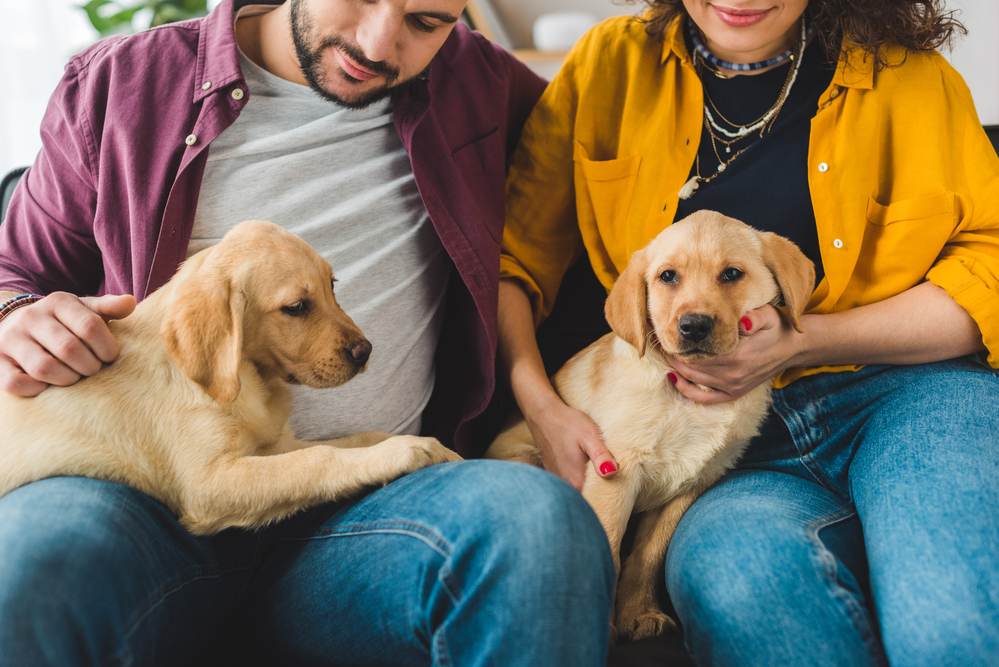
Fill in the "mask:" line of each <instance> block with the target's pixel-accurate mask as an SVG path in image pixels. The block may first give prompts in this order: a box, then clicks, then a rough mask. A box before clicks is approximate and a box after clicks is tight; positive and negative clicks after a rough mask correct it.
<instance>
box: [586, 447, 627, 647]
mask: <svg viewBox="0 0 999 667" xmlns="http://www.w3.org/2000/svg"><path fill="white" fill-rule="evenodd" d="M619 463H621V462H619ZM621 468H622V469H621V472H619V473H618V474H617V475H616V476H614V477H612V478H610V479H602V478H600V477H598V476H597V474H596V473H595V472H593V467H592V466H587V470H586V479H585V480H584V482H583V497H584V498H586V500H587V502H589V503H590V507H592V508H593V511H594V512H596V513H597V518H598V519H600V525H602V526H603V527H604V532H606V533H607V541H608V543H609V544H610V549H611V556H613V558H614V579H615V581H616V580H617V575H618V574H620V572H621V539H622V538H623V537H624V531H625V529H627V527H628V519H629V518H630V517H631V511H632V510H633V509H634V507H635V499H636V498H637V497H638V489H639V485H640V480H639V476H638V475H637V474H629V472H628V471H627V469H626V467H625V466H624V465H622V466H621ZM609 620H610V626H611V629H610V631H611V643H612V644H613V643H615V642H616V640H617V631H616V629H615V627H616V626H615V622H614V610H613V609H611V616H610V619H609Z"/></svg>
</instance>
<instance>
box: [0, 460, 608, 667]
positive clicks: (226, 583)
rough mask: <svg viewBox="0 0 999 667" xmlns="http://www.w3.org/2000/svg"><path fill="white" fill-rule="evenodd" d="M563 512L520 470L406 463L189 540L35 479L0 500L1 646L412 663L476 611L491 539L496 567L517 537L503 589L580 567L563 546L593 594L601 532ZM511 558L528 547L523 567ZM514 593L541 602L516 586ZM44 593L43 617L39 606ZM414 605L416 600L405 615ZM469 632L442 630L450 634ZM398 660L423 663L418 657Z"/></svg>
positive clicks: (141, 658)
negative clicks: (361, 483)
mask: <svg viewBox="0 0 999 667" xmlns="http://www.w3.org/2000/svg"><path fill="white" fill-rule="evenodd" d="M580 503H582V501H581V499H580V498H578V494H577V493H575V491H573V490H572V489H571V487H568V485H565V484H564V483H562V482H560V481H558V480H555V479H554V478H553V477H552V476H551V475H548V474H547V473H543V472H541V471H538V470H534V469H530V468H529V467H528V466H519V465H512V464H498V465H497V463H496V462H465V463H460V464H453V465H449V466H437V467H433V468H429V469H425V470H423V471H419V472H417V473H414V474H413V475H410V476H408V477H405V478H403V479H401V480H398V481H397V482H394V483H393V484H391V485H389V486H387V487H385V488H383V489H379V490H377V491H374V492H372V493H370V494H368V495H367V496H364V497H362V498H360V499H359V500H356V501H353V502H349V503H345V504H341V505H337V506H332V505H330V506H322V507H317V508H313V509H311V510H309V511H307V512H304V513H302V514H300V515H298V516H296V517H293V518H291V519H290V520H288V521H286V522H283V523H281V524H278V525H275V526H271V527H268V528H265V529H263V530H261V531H258V532H257V533H250V532H247V531H240V530H231V531H224V532H223V533H220V534H218V535H215V536H212V537H195V536H192V535H190V534H188V533H186V532H185V531H184V530H183V529H182V528H181V527H180V526H179V524H178V523H177V522H176V519H175V517H174V516H173V515H172V514H171V513H170V512H169V511H168V510H167V509H166V508H164V507H163V506H162V505H160V504H159V503H156V502H155V501H153V500H151V499H149V498H147V497H146V496H144V495H142V494H141V493H139V492H137V491H134V490H132V489H130V488H128V487H123V486H120V485H116V484H111V483H108V482H99V481H94V480H86V479H81V478H58V479H52V480H45V481H42V482H37V483H35V484H31V485H28V486H26V487H23V488H22V489H19V490H17V491H15V492H13V493H11V494H9V495H8V496H6V497H4V498H2V499H0V562H2V563H4V565H3V570H0V617H2V621H0V643H2V644H3V645H4V646H5V647H7V646H14V645H22V644H24V643H27V644H31V643H32V642H31V641H30V639H29V640H28V641H26V638H30V637H35V638H37V639H38V641H39V642H41V643H43V644H48V645H53V643H55V644H58V643H59V642H68V643H70V644H72V646H71V647H63V648H66V651H67V654H68V653H69V652H70V651H72V652H73V653H74V654H75V655H80V654H81V650H83V648H81V647H86V650H87V651H89V652H90V653H91V655H93V656H94V657H97V656H100V660H108V659H110V658H115V659H119V660H120V662H121V663H122V664H128V663H129V662H130V661H131V660H132V659H134V660H136V661H137V662H139V663H140V664H171V665H177V664H183V663H185V662H189V661H190V660H191V658H192V657H193V656H196V655H199V654H201V653H202V652H203V650H204V649H205V647H206V646H207V645H208V643H209V642H212V641H214V640H215V639H216V638H217V637H219V636H223V637H227V638H228V639H229V640H231V641H225V642H224V643H222V644H216V647H221V648H220V653H219V654H218V656H219V657H220V658H221V657H228V658H232V657H233V655H234V651H235V649H233V647H234V646H240V647H246V658H247V659H246V660H245V661H244V662H243V664H247V663H248V662H259V663H261V664H267V663H268V662H269V659H270V663H271V664H273V658H274V655H275V654H279V655H281V656H283V657H284V658H287V657H288V653H287V652H288V651H290V650H306V651H307V650H309V649H310V648H311V649H314V650H316V651H321V652H323V653H324V654H325V655H326V656H327V657H328V656H329V655H330V653H329V651H331V650H337V651H343V652H344V653H342V654H341V656H338V657H343V658H344V662H345V663H347V662H349V656H348V655H347V654H348V653H349V651H351V650H356V649H357V648H358V646H357V644H358V643H363V644H364V647H363V648H364V650H365V652H366V653H372V654H377V651H378V650H379V649H384V650H386V651H392V654H393V656H394V659H396V661H397V664H407V663H408V662H410V661H409V660H403V659H401V650H400V648H399V644H397V643H396V642H395V639H396V637H398V638H399V640H400V642H405V641H408V642H409V644H410V649H411V650H413V651H416V652H417V653H420V651H421V649H422V650H425V651H426V652H427V653H429V652H430V646H429V645H430V642H431V641H436V642H438V643H440V642H443V641H444V640H445V639H447V638H448V637H449V635H448V634H447V633H445V632H438V633H437V636H436V638H433V637H432V636H431V635H432V634H433V631H434V628H433V627H432V626H433V625H434V624H435V623H438V622H443V621H442V619H443V618H444V614H445V613H446V612H447V611H448V610H451V611H453V609H454V606H455V605H460V604H465V605H475V604H477V603H478V602H480V601H488V600H486V599H485V598H483V597H482V596H484V595H486V594H485V593H483V592H482V591H483V590H488V588H489V586H488V584H489V582H482V581H476V580H475V577H477V576H480V575H481V573H482V572H490V571H491V572H493V574H491V575H489V576H496V575H495V572H496V569H495V567H494V564H492V563H483V562H480V559H479V556H478V555H480V554H481V557H482V558H488V557H490V554H494V552H496V551H497V549H492V548H491V547H494V546H495V545H497V544H502V545H503V546H502V548H501V549H499V550H500V551H502V552H503V555H504V557H509V555H510V552H511V542H514V541H515V542H516V545H519V546H516V548H514V549H513V551H514V552H516V549H517V548H521V547H523V549H522V553H521V555H524V558H523V559H522V560H523V562H522V563H519V564H518V565H517V568H512V569H515V570H517V573H516V576H515V577H512V576H509V575H506V574H504V575H503V576H504V578H505V580H509V579H511V578H513V579H520V580H521V581H522V582H523V581H529V580H530V579H531V577H532V576H534V575H539V576H540V577H541V579H543V578H544V576H545V574H546V573H544V572H540V573H539V572H537V571H536V570H537V568H538V567H541V568H548V569H551V568H555V567H571V568H580V567H581V566H582V564H581V563H555V562H551V561H552V559H550V558H545V554H546V553H558V554H563V555H564V554H567V553H571V552H572V551H573V549H571V548H569V545H570V544H572V545H573V546H574V547H580V546H582V547H583V548H581V549H579V551H580V553H581V554H582V555H586V554H588V556H587V557H588V558H589V559H590V560H592V561H594V562H592V563H588V564H587V565H588V566H589V568H590V571H592V572H595V573H596V574H595V575H594V576H591V577H583V578H582V579H583V580H584V581H586V582H597V583H596V584H595V585H596V587H597V588H601V587H603V588H608V586H607V585H605V584H606V582H603V583H601V582H600V580H601V577H603V579H607V580H608V581H609V578H608V576H607V575H606V574H605V572H606V570H607V569H608V568H609V567H610V565H609V553H608V554H607V555H606V557H604V554H603V553H602V551H600V550H606V545H605V544H603V545H600V544H599V542H597V543H596V544H597V545H598V546H599V549H600V550H596V551H595V550H594V549H593V548H592V545H593V544H594V543H595V540H594V536H601V535H602V533H601V532H599V531H600V527H599V523H598V522H597V521H596V518H595V516H592V513H591V512H589V510H588V508H587V507H585V503H582V505H580ZM547 505H551V506H553V508H551V509H546V507H545V506H547ZM566 522H568V523H569V524H571V525H570V526H565V525H564V524H565V523H566ZM504 531H506V534H504ZM560 540H561V542H560ZM577 540H578V541H579V542H580V544H577V543H575V541H577ZM528 549H532V550H535V552H534V553H533V554H532V557H531V558H527V557H526V554H527V550H528ZM594 554H596V555H594ZM494 555H495V554H494ZM513 557H514V558H517V557H518V554H517V553H514V554H513ZM559 559H561V556H559ZM601 561H603V562H601ZM490 567H492V568H493V569H492V570H490ZM601 571H604V574H601ZM481 576H486V575H481ZM484 584H485V585H484ZM516 588H518V589H520V588H526V589H528V591H527V595H528V596H529V597H534V598H539V597H543V596H540V595H539V594H538V591H536V590H534V591H531V590H530V587H529V586H517V587H516ZM40 591H41V594H39V592H40ZM590 593H592V594H593V595H594V597H595V600H594V601H593V602H591V604H595V605H596V606H597V607H600V605H601V604H603V605H604V606H607V605H609V602H607V601H604V602H601V599H600V598H601V597H604V598H606V597H607V596H608V595H609V591H604V592H603V593H602V594H601V593H600V592H597V591H590ZM503 594H504V595H506V596H508V597H511V599H514V600H515V599H516V597H517V593H516V591H509V590H506V591H503ZM487 597H488V596H487ZM44 599H49V600H51V607H52V611H51V612H49V611H46V610H43V609H40V608H39V605H40V604H41V602H40V601H41V600H44ZM415 600H419V601H421V602H420V604H422V605H423V607H424V608H420V609H414V608H413V607H414V601H415ZM528 602H531V601H530V600H528ZM534 611H535V612H537V613H540V610H534ZM497 613H514V614H515V613H518V612H517V610H508V611H506V612H504V611H503V610H498V611H497ZM526 613H534V612H531V611H528V612H526ZM59 616H61V618H60V617H59ZM85 617H86V618H85ZM467 617H468V615H467V614H465V615H463V614H460V613H459V614H454V613H452V614H451V616H449V619H450V622H451V623H461V622H464V621H463V619H466V618H467ZM9 619H20V620H19V622H18V623H17V624H14V625H11V624H10V623H8V620H9ZM48 619H51V621H49V620H48ZM427 619H430V620H429V621H428V620H427ZM49 622H51V624H52V625H58V626H59V629H58V630H57V629H56V628H54V627H51V626H49V625H48V624H49ZM101 623H104V624H105V627H103V628H95V627H94V624H98V625H99V624H101ZM67 627H71V628H73V629H74V631H73V632H67V631H66V628H67ZM438 629H439V628H438ZM472 630H474V628H462V627H456V628H454V629H453V632H452V633H451V635H450V637H460V636H462V633H464V632H468V631H472ZM386 632H387V634H386ZM393 633H394V635H395V636H393ZM5 634H6V635H7V636H6V637H5V636H4V635H5ZM414 638H415V639H414ZM8 639H9V640H10V641H7V640H8ZM452 641H457V640H456V639H453V640H452ZM109 643H114V644H116V645H114V646H109V645H108V644H109ZM594 643H595V644H596V645H599V641H597V640H596V639H594ZM413 647H415V648H413ZM58 648H59V647H58V646H54V645H53V649H52V650H58ZM440 648H441V647H440V646H438V647H437V649H438V650H439V649H440ZM451 648H452V649H453V650H455V651H461V650H466V649H467V648H468V647H466V646H453V647H451ZM597 650H599V647H598V648H597ZM135 651H149V653H148V654H147V655H134V654H133V652H135ZM268 654H270V656H269V658H268ZM153 655H155V658H156V659H155V662H154V660H153V658H152V656H153ZM414 655H415V654H414ZM301 657H302V658H303V659H304V658H307V656H306V655H302V656H301ZM371 658H372V660H374V659H375V655H371ZM7 660H11V661H12V662H9V663H8V662H6V661H7ZM414 660H415V662H423V663H424V664H426V655H420V656H419V659H418V660H416V659H415V658H414ZM5 664H27V663H25V662H24V661H23V659H22V658H20V657H19V656H16V655H14V654H12V653H11V652H7V653H6V657H0V665H5Z"/></svg>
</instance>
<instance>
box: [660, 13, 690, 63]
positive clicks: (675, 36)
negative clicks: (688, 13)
mask: <svg viewBox="0 0 999 667" xmlns="http://www.w3.org/2000/svg"><path fill="white" fill-rule="evenodd" d="M684 21H685V18H684V17H683V16H682V15H681V16H677V17H676V18H675V19H673V20H672V21H671V22H670V24H669V25H668V26H666V32H665V33H664V34H663V53H662V58H661V60H660V63H665V62H666V61H667V60H668V59H669V57H670V55H675V56H676V57H677V58H679V59H680V64H681V65H688V64H690V53H688V51H687V44H686V42H685V41H684V39H683V26H684Z"/></svg>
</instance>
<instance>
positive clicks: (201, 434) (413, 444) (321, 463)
mask: <svg viewBox="0 0 999 667" xmlns="http://www.w3.org/2000/svg"><path fill="white" fill-rule="evenodd" d="M333 281H334V278H333V272H332V270H331V269H330V266H329V264H328V263H327V262H326V261H325V260H324V259H323V258H322V257H320V256H319V255H318V254H317V253H316V252H315V251H314V250H312V248H310V247H309V246H308V245H307V244H306V243H305V242H304V241H302V240H301V239H299V238H298V237H296V236H294V235H293V234H291V233H289V232H287V231H285V230H283V229H281V228H280V227H278V226H276V225H273V224H271V223H268V222H256V221H250V222H244V223H240V224H239V225H237V226H236V227H235V228H233V229H232V230H231V231H230V232H229V233H228V234H226V236H225V237H224V238H223V239H222V241H221V242H220V243H219V244H218V245H216V246H214V247H212V248H209V249H207V250H205V251H203V252H200V253H198V254H197V255H194V256H193V257H191V258H190V260H188V261H187V262H185V263H184V264H183V266H182V267H181V268H180V270H179V271H178V273H177V275H175V276H174V277H173V279H171V280H170V282H168V283H167V284H166V285H165V286H164V287H163V288H162V289H160V290H157V291H156V292H155V293H154V294H152V295H150V296H149V298H147V299H145V300H144V301H143V302H142V303H140V304H139V305H138V306H137V307H136V309H135V312H134V313H133V314H132V315H130V316H129V317H127V318H125V319H123V320H120V321H116V322H111V323H110V327H111V331H112V333H113V334H114V336H115V338H116V339H117V341H118V343H119V346H120V348H121V354H120V356H119V358H118V359H117V360H116V361H115V362H114V363H112V364H110V365H106V366H105V367H104V368H103V369H101V370H100V371H99V372H98V373H97V374H96V375H94V376H92V377H89V378H86V379H84V380H82V381H80V382H79V383H77V384H75V385H73V386H71V387H50V388H49V389H47V390H46V391H44V392H43V393H42V394H40V395H39V396H37V397H35V398H20V397H15V396H11V395H9V394H6V393H4V392H0V423H4V424H7V427H6V428H5V429H4V434H3V438H2V441H0V495H3V494H6V493H8V492H10V491H12V490H13V489H15V488H17V487H19V486H21V485H23V484H27V483H28V482H32V481H35V480H39V479H42V478H45V477H53V476H60V475H76V476H83V477H95V478H100V479H107V480H111V481H116V482H121V483H124V484H128V485H131V486H133V487H135V488H137V489H140V490H141V491H144V492H145V493H147V494H149V495H150V496H153V497H154V498H157V499H159V500H160V501H162V502H163V503H165V504H166V505H168V506H169V507H170V508H171V509H172V510H174V511H175V512H176V513H177V514H178V515H179V516H180V519H181V521H182V523H183V524H184V525H185V526H186V527H187V528H188V529H189V530H191V531H192V532H194V533H199V534H201V533H212V532H216V531H219V530H222V529H224V528H228V527H230V526H243V527H248V528H254V527H258V526H262V525H264V524H267V523H269V522H272V521H276V520H278V519H281V518H283V517H286V516H288V515H290V514H292V513H294V512H297V511H298V510H301V509H303V508H305V507H307V506H309V505H313V504H316V503H321V502H324V501H333V500H340V499H343V498H347V497H349V496H350V495H351V494H356V493H357V492H359V491H361V490H362V489H364V488H366V487H372V486H378V485H384V484H386V483H388V482H389V481H391V480H393V479H395V478H397V477H400V476H402V475H405V474H406V473H409V472H412V471H414V470H418V469H420V468H422V467H425V466H428V465H432V464H434V463H440V462H444V461H453V460H458V458H459V457H458V456H457V455H456V454H454V453H453V452H451V451H450V450H448V449H446V448H445V447H443V446H442V445H441V444H440V443H438V442H437V441H436V440H434V439H433V438H420V437H414V436H394V437H390V436H389V435H388V434H385V433H377V432H367V433H359V434H357V435H354V436H351V437H347V438H343V439H341V440H331V441H327V442H300V441H298V440H295V438H294V435H293V434H292V432H291V430H290V429H289V427H288V425H287V419H288V414H289V412H290V411H291V398H290V393H289V391H288V389H287V387H286V383H293V384H305V385H308V386H310V387H335V386H337V385H340V384H343V383H344V382H347V381H348V380H350V379H351V378H353V377H354V376H355V375H356V374H358V373H360V372H363V370H364V369H365V366H366V364H367V360H368V355H369V354H370V352H371V344H370V343H369V342H368V341H367V340H366V339H365V338H364V336H363V334H362V333H361V331H360V329H358V328H357V326H356V325H355V324H354V322H353V321H351V319H350V318H349V317H348V316H347V315H346V313H344V312H343V310H341V309H340V306H339V305H338V304H337V302H336V298H335V297H334V295H333Z"/></svg>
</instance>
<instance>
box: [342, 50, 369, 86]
mask: <svg viewBox="0 0 999 667" xmlns="http://www.w3.org/2000/svg"><path fill="white" fill-rule="evenodd" d="M335 53H336V59H337V62H339V63H340V67H342V68H343V71H344V72H346V73H347V74H349V75H350V76H352V77H354V78H355V79H358V80H360V81H367V80H369V79H373V78H375V77H376V76H378V74H377V73H375V72H369V71H368V70H366V69H363V68H361V67H360V66H358V65H357V64H356V63H355V62H354V61H353V60H351V59H350V58H348V57H347V56H346V55H344V54H343V52H342V51H340V49H336V50H335Z"/></svg>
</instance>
